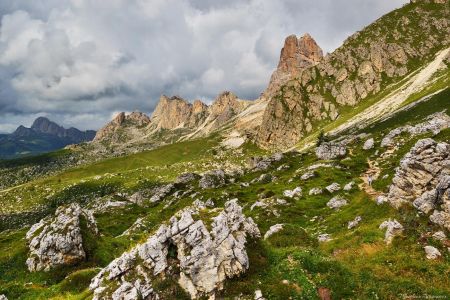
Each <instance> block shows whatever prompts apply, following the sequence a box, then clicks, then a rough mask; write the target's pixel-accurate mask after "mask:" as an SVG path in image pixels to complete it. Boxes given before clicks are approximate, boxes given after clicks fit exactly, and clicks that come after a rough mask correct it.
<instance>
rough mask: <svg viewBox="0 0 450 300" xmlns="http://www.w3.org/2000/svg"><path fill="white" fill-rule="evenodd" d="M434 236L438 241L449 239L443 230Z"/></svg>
mask: <svg viewBox="0 0 450 300" xmlns="http://www.w3.org/2000/svg"><path fill="white" fill-rule="evenodd" d="M433 238H434V239H435V240H438V241H444V240H446V239H447V236H446V235H445V233H444V232H443V231H437V232H435V233H434V234H433Z"/></svg>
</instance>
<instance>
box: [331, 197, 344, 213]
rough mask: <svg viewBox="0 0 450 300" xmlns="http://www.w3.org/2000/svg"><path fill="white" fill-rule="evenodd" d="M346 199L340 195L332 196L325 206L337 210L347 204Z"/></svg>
mask: <svg viewBox="0 0 450 300" xmlns="http://www.w3.org/2000/svg"><path fill="white" fill-rule="evenodd" d="M347 204H348V203H347V200H346V199H344V198H342V197H341V196H336V197H333V198H332V199H331V200H330V201H328V203H327V206H328V207H329V208H331V209H335V210H338V209H340V208H341V207H343V206H345V205H347Z"/></svg>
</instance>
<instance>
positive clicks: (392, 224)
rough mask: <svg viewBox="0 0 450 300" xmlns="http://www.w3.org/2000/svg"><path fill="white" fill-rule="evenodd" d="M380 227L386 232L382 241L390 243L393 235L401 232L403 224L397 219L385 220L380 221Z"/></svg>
mask: <svg viewBox="0 0 450 300" xmlns="http://www.w3.org/2000/svg"><path fill="white" fill-rule="evenodd" d="M379 228H380V229H386V233H385V235H384V241H385V242H386V244H390V243H392V240H393V239H394V237H395V236H398V235H400V234H402V232H403V226H402V224H400V223H399V222H398V221H397V220H395V219H394V220H391V219H389V220H387V221H384V222H383V223H381V225H380V227H379Z"/></svg>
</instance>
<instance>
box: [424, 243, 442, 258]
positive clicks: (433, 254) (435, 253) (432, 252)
mask: <svg viewBox="0 0 450 300" xmlns="http://www.w3.org/2000/svg"><path fill="white" fill-rule="evenodd" d="M424 249H425V254H426V257H427V259H438V258H440V257H441V252H439V250H438V249H436V248H435V247H433V246H425V247H424Z"/></svg>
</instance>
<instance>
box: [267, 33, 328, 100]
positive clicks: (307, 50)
mask: <svg viewBox="0 0 450 300" xmlns="http://www.w3.org/2000/svg"><path fill="white" fill-rule="evenodd" d="M322 59H323V51H322V49H321V48H320V47H319V45H318V44H317V43H316V41H315V40H314V39H313V38H312V37H311V35H309V34H308V33H306V34H305V35H303V36H302V37H300V38H298V37H297V36H296V35H295V34H293V35H290V36H288V37H287V38H286V39H285V41H284V46H283V49H281V54H280V61H279V63H278V67H277V69H276V70H275V72H274V73H273V74H272V77H271V78H270V83H269V86H268V88H267V90H266V91H265V92H264V96H265V97H266V98H270V97H272V96H273V94H274V93H275V92H276V91H277V90H278V89H279V87H280V86H282V85H283V84H285V83H286V82H288V81H289V80H291V79H293V78H296V77H299V76H300V74H301V72H302V70H305V69H307V68H310V67H312V66H314V65H316V64H318V63H319V62H320V61H321V60H322Z"/></svg>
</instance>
